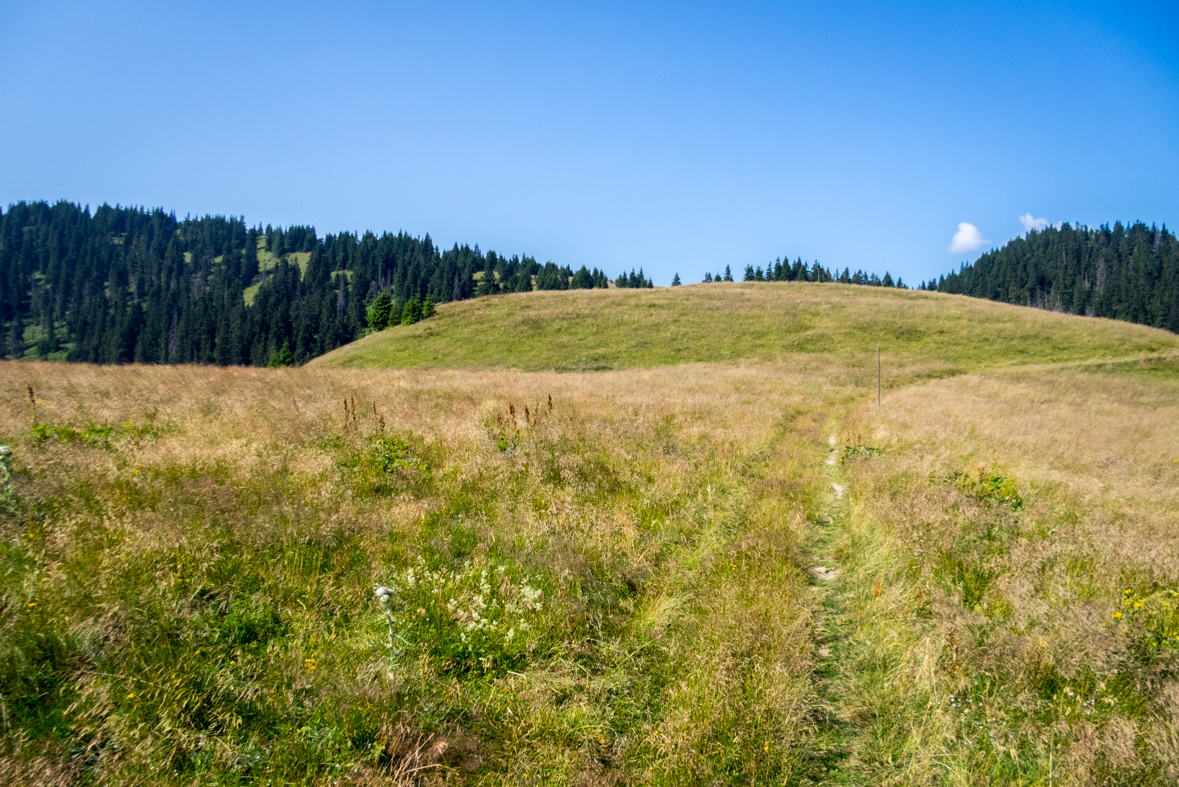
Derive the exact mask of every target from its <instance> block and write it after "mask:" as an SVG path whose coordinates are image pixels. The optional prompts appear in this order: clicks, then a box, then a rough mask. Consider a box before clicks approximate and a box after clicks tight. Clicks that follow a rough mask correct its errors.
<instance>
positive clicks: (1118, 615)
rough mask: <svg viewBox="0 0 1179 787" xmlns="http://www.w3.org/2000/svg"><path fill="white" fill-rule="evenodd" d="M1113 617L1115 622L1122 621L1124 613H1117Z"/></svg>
mask: <svg viewBox="0 0 1179 787" xmlns="http://www.w3.org/2000/svg"><path fill="white" fill-rule="evenodd" d="M1113 617H1114V619H1115V620H1121V619H1122V613H1121V612H1115V613H1113Z"/></svg>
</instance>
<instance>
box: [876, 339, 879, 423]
mask: <svg viewBox="0 0 1179 787" xmlns="http://www.w3.org/2000/svg"><path fill="white" fill-rule="evenodd" d="M876 412H880V342H876Z"/></svg>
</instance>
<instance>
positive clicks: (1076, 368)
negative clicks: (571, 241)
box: [0, 285, 1179, 785]
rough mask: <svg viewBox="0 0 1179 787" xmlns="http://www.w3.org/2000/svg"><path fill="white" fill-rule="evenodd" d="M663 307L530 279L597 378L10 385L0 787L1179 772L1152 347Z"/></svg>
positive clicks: (17, 368) (975, 314) (1157, 372)
mask: <svg viewBox="0 0 1179 787" xmlns="http://www.w3.org/2000/svg"><path fill="white" fill-rule="evenodd" d="M683 289H684V290H696V292H695V293H693V292H688V293H687V294H684V293H673V294H668V295H667V298H668V299H671V300H667V301H659V300H658V298H657V296H659V295H660V293H659V291H655V292H654V293H652V292H650V291H643V292H637V293H635V294H633V299H631V300H628V299H627V297H629V296H631V295H632V294H623V295H618V294H617V293H613V292H611V293H610V294H609V296H608V297H603V296H598V295H597V294H596V293H595V294H594V295H593V296H592V297H593V298H596V300H594V301H592V302H591V301H590V300H588V299H587V300H584V301H582V300H577V297H578V296H576V295H574V296H568V295H562V296H561V297H563V298H565V300H560V299H557V298H552V297H549V295H550V294H548V293H537V294H536V295H538V296H544V298H543V303H544V304H547V307H546V308H549V311H543V312H541V314H542V316H543V315H548V316H547V317H546V319H549V320H550V321H551V322H554V324H556V323H560V324H561V326H563V327H562V331H564V333H563V334H562V335H563V336H564V338H563V339H561V341H565V342H576V341H581V340H583V339H584V340H586V341H589V340H590V339H593V341H594V342H597V344H595V345H594V349H593V352H592V353H591V352H589V351H588V350H587V352H586V353H585V354H584V355H585V357H586V358H587V359H588V360H587V361H586V363H585V364H581V363H580V362H579V363H577V364H570V365H569V366H568V367H566V368H569V367H572V366H583V367H585V368H588V367H594V366H596V367H610V368H611V369H612V370H601V369H599V370H597V371H589V370H585V369H583V370H582V371H570V372H565V373H557V372H553V371H535V370H534V371H518V370H512V367H516V368H517V369H519V368H533V369H542V368H552V364H550V363H549V362H550V361H551V358H550V356H551V355H552V354H553V353H554V352H556V351H555V350H553V349H552V347H551V346H548V345H545V344H544V343H543V342H539V341H532V338H535V336H534V335H533V334H535V333H536V331H538V330H539V328H537V327H536V326H535V325H532V327H530V328H527V330H525V329H524V328H521V329H520V330H521V332H522V334H521V335H522V340H521V342H520V343H519V346H518V347H513V345H511V344H507V345H500V347H501V352H500V354H499V355H498V356H496V357H494V358H492V357H491V356H488V357H486V358H485V357H483V355H481V354H480V353H482V350H479V351H478V352H475V350H471V353H474V355H472V357H470V358H467V359H466V360H465V361H463V363H467V364H470V365H469V366H468V367H467V368H465V369H464V368H451V369H446V368H433V369H422V368H410V369H400V370H398V369H383V370H382V369H338V368H326V367H325V366H318V365H317V366H312V367H305V368H301V369H274V370H266V369H214V368H195V367H121V368H119V367H93V366H82V365H64V364H38V363H15V362H14V363H6V364H2V365H0V381H2V382H0V405H2V406H0V444H2V445H4V446H5V447H6V448H7V452H0V527H2V536H3V541H2V547H0V550H2V551H0V664H2V665H4V666H3V668H2V669H0V782H3V783H26V784H50V785H90V784H176V785H181V784H184V785H191V784H202V785H204V784H217V785H235V784H243V785H244V784H308V785H311V784H341V785H343V784H358V785H359V784H404V785H408V784H423V785H430V784H472V785H475V784H478V785H497V784H503V785H541V784H543V785H549V784H556V785H562V784H565V785H611V784H619V785H621V784H651V785H673V784H674V785H692V784H705V785H710V784H791V785H805V784H865V785H867V784H872V785H875V784H897V785H901V784H904V785H908V784H939V785H940V784H945V785H960V784H995V783H1017V784H1019V783H1021V784H1042V785H1048V784H1058V783H1073V784H1084V783H1090V784H1173V783H1174V782H1175V781H1176V779H1179V682H1177V679H1176V671H1177V669H1179V547H1176V545H1175V539H1174V530H1175V526H1176V522H1177V521H1179V491H1177V490H1179V449H1176V446H1179V405H1176V402H1177V401H1179V363H1177V358H1176V356H1175V354H1174V350H1175V348H1176V347H1179V344H1177V343H1176V339H1175V337H1173V336H1172V335H1171V334H1167V333H1165V332H1161V331H1155V330H1152V329H1149V328H1143V327H1141V326H1127V325H1125V324H1119V323H1113V322H1110V321H1102V320H1084V319H1083V318H1074V317H1068V316H1065V315H1055V314H1047V313H1043V312H1034V311H1031V310H1021V309H1017V308H1015V307H1007V306H1000V305H996V304H985V305H984V308H982V309H981V310H977V309H975V307H974V305H973V304H972V303H971V302H969V301H967V300H966V299H960V298H949V297H947V296H932V295H925V294H919V293H899V292H898V293H888V294H887V297H883V296H878V294H876V293H867V294H866V295H865V298H864V300H863V302H862V303H856V302H854V299H853V297H852V296H854V294H855V293H854V292H852V291H851V288H834V287H833V288H832V289H831V290H830V292H831V293H833V295H832V296H831V297H832V300H831V301H830V302H829V303H828V302H824V301H823V297H824V296H823V295H822V291H821V290H819V289H815V288H814V287H811V288H809V289H808V285H801V286H798V287H794V288H791V287H788V286H783V287H770V286H768V285H767V287H766V289H765V290H753V289H750V288H742V287H739V286H734V287H728V288H726V287H720V288H719V289H717V290H715V291H714V292H718V293H721V295H718V296H716V297H717V300H716V301H715V304H721V305H723V306H724V307H725V308H726V309H728V310H729V311H734V310H738V311H739V310H741V309H744V310H746V311H748V312H749V313H750V314H755V313H758V314H761V316H760V317H756V315H755V317H751V318H750V320H751V321H752V322H751V325H753V326H754V327H753V328H751V329H750V332H751V335H752V337H753V338H752V339H750V337H749V336H745V337H744V338H742V335H741V333H740V331H736V330H728V329H726V331H720V332H715V333H714V334H713V335H708V332H707V331H706V330H705V327H706V325H705V324H706V322H707V319H705V318H706V317H707V316H708V312H705V311H701V308H700V307H701V303H702V302H703V301H702V300H701V298H703V295H701V294H700V293H701V290H700V288H683ZM665 292H666V291H665ZM767 293H769V294H767ZM773 293H777V296H776V299H775V297H771V296H772V295H773ZM624 296H627V297H624ZM513 297H514V296H513ZM611 298H613V299H616V300H617V299H621V300H619V304H618V308H619V309H620V312H619V314H617V315H615V316H616V317H618V321H617V322H618V325H624V326H625V327H626V330H622V329H618V330H615V329H614V328H609V326H606V327H607V328H609V330H606V329H605V328H604V329H603V330H604V331H605V333H601V332H598V331H597V330H596V329H594V328H592V327H586V326H585V325H583V324H581V323H579V322H578V320H584V319H588V318H585V317H584V316H583V317H578V315H579V314H580V313H581V312H580V311H579V310H584V309H591V311H592V312H593V314H594V315H595V317H594V319H598V320H599V321H601V320H605V321H606V323H608V322H609V315H605V314H603V312H602V311H601V308H599V307H602V306H603V305H605V306H609V305H610V303H612V302H613V301H610V300H609V299H611ZM705 300H707V299H705ZM473 303H475V304H476V305H475V306H471V305H470V304H458V305H453V306H447V307H444V308H443V309H442V310H441V312H440V314H439V315H438V318H437V319H438V321H439V322H438V323H437V325H436V327H435V328H432V329H431V330H436V331H437V333H436V334H434V336H435V337H436V338H438V337H441V338H440V339H439V341H440V342H441V341H442V339H445V341H446V342H447V343H448V344H446V345H445V346H446V347H449V348H451V350H453V351H455V352H459V351H460V350H461V349H462V348H464V347H471V348H479V347H484V346H485V344H479V342H480V341H483V340H485V339H486V338H487V335H488V334H487V331H486V327H487V326H486V323H485V321H484V317H486V316H487V315H484V314H483V313H482V312H479V311H478V310H479V309H480V308H483V307H480V306H478V303H479V302H478V301H476V302H473ZM499 303H500V302H497V305H496V306H497V308H500V305H498V304H499ZM503 303H504V304H506V305H503V306H502V308H509V307H510V308H517V306H518V304H516V301H514V300H511V299H508V298H507V297H506V296H505V297H504V299H503ZM939 303H942V304H945V306H944V308H945V309H946V310H947V314H948V315H949V316H948V317H947V320H948V321H949V322H947V323H946V325H948V326H949V327H945V326H942V328H939V326H938V322H937V319H936V312H937V307H938V304H939ZM513 304H516V305H513ZM669 304H670V305H669ZM715 304H714V305H715ZM550 307H551V308H550ZM591 307H593V308H591ZM665 307H666V310H670V311H666V310H665ZM676 309H679V310H681V311H682V312H683V314H682V316H683V320H682V325H683V326H684V331H685V332H686V333H687V334H690V335H688V337H687V338H684V337H683V336H681V337H679V338H676V336H675V335H672V336H671V341H670V342H667V343H665V345H666V346H664V345H661V344H660V343H659V342H656V341H654V340H650V341H648V339H641V341H640V340H639V339H636V338H635V337H636V336H640V337H641V336H642V335H643V334H641V331H642V330H644V328H643V326H644V325H645V320H646V321H648V322H649V321H651V320H654V321H655V323H658V325H657V326H656V327H657V328H658V331H656V332H664V331H666V330H670V329H669V328H668V325H669V324H674V323H676V322H677V319H678V318H677V319H672V318H674V317H675V315H676V314H677V313H678V312H676V311H675V310H676ZM464 310H465V311H464ZM661 310H665V311H666V313H664V311H661ZM759 310H760V312H759ZM791 310H794V311H793V312H792V311H791ZM651 313H659V315H660V316H657V317H652V316H649V317H648V318H644V317H643V315H644V314H647V315H650V314H651ZM713 313H714V314H715V312H713ZM856 314H859V315H861V317H857V318H854V319H853V318H852V317H848V315H856ZM840 315H843V316H840ZM872 315H875V316H874V317H873V316H872ZM845 317H846V319H845ZM517 318H519V319H523V317H522V316H521V315H518V314H517V315H516V316H514V317H513V316H512V315H511V314H509V315H507V316H506V317H505V319H508V320H509V321H510V320H515V319H517ZM869 318H871V319H869ZM984 318H985V319H986V320H989V321H990V322H992V323H994V325H996V326H998V327H997V328H996V330H995V332H994V333H993V335H992V336H991V338H990V339H989V340H980V339H979V336H980V334H979V332H978V331H977V330H971V329H970V326H971V324H972V323H977V322H978V321H979V320H982V319H984ZM538 319H539V318H538ZM447 320H450V321H451V322H449V323H448V322H447ZM669 320H670V323H669V322H668V321H669ZM873 320H876V321H877V322H879V323H880V324H884V325H887V326H889V327H888V330H887V331H885V332H884V334H883V335H882V336H880V337H874V336H873V329H872V325H873ZM784 321H785V322H784ZM791 321H794V322H797V323H798V325H803V323H805V326H804V327H803V328H800V330H799V331H796V332H794V333H790V332H787V333H786V334H783V335H782V336H780V337H778V339H775V336H776V334H775V331H776V330H777V328H776V327H775V326H781V325H785V324H786V323H791ZM423 324H424V323H423ZM423 324H419V325H416V326H406V327H405V328H404V331H403V332H402V333H400V334H399V333H397V331H398V330H401V329H392V330H390V331H386V332H385V333H384V334H381V335H379V336H376V337H370V339H369V340H366V341H368V342H369V344H368V345H367V347H368V348H369V350H365V352H369V351H370V350H371V349H372V348H374V347H377V348H383V349H381V353H384V355H383V356H381V357H383V358H385V360H386V361H390V362H391V363H392V362H395V363H393V365H406V364H412V363H416V362H417V361H414V358H417V357H418V356H415V355H414V353H415V352H419V351H421V348H422V347H423V346H424V347H426V349H427V350H430V351H433V350H431V347H430V345H429V344H428V343H427V344H426V345H423V344H422V342H423V340H424V339H425V338H428V337H426V334H423V333H422V331H424V330H425V329H424V328H422V327H421V326H422V325H423ZM791 324H794V323H791ZM530 325H531V324H530ZM603 325H605V323H603ZM808 326H809V327H808ZM427 327H429V326H428V325H427ZM648 327H650V326H648ZM651 330H652V331H655V328H652V329H651ZM529 331H531V333H529ZM636 331H638V332H640V333H636ZM537 335H539V334H537ZM800 336H801V337H803V338H800ZM529 337H532V338H529ZM578 337H581V338H580V339H579V338H578ZM587 337H589V338H587ZM594 337H596V338H594ZM890 337H891V338H890ZM648 338H649V337H648ZM775 341H778V343H777V344H775ZM877 341H881V342H883V343H884V348H885V349H884V356H883V357H884V360H883V363H882V367H883V369H884V379H883V385H882V406H881V407H880V408H879V409H877V406H876V379H875V372H876V353H875V349H876V342H877ZM890 341H895V342H899V343H900V345H901V346H900V349H899V350H897V351H896V352H895V353H894V352H893V349H892V347H891V346H890V344H889V342H890ZM676 342H681V343H682V344H681V345H677V344H676ZM799 342H802V344H801V345H799V344H798V343H799ZM440 346H441V345H440ZM677 346H680V347H681V349H682V347H688V348H689V349H690V350H691V352H690V353H689V355H691V356H693V357H692V358H688V359H686V360H685V359H683V358H678V359H677V358H676V357H673V356H674V355H675V354H676V353H678V352H679V350H675V348H676V347H677ZM415 347H416V348H418V349H416V350H415V349H414V348H415ZM668 347H670V348H671V350H668V349H667V348H668ZM824 347H826V348H827V349H826V350H824V349H823V348H824ZM661 348H662V349H661ZM767 348H768V349H767ZM672 350H674V351H675V352H672ZM669 353H670V354H669ZM710 353H711V354H713V355H715V356H716V358H715V360H718V361H719V360H724V361H725V362H724V363H704V362H700V361H701V359H700V357H697V356H707V355H708V354H710ZM443 354H444V353H442V350H441V349H439V355H440V356H441V355H443ZM591 355H592V356H593V357H592V358H591ZM475 356H478V357H475ZM374 357H375V356H374ZM431 357H433V356H431ZM390 359H392V360H390ZM595 359H596V360H595ZM327 360H328V361H331V360H332V359H330V358H329V359H327ZM336 360H339V359H336ZM418 360H419V361H420V360H421V359H420V358H419V359H418ZM591 361H593V362H592V363H591ZM688 361H690V362H688ZM347 362H348V363H359V362H360V361H359V360H358V357H357V356H352V357H351V359H350V360H347ZM368 362H376V361H374V360H373V358H370V359H369V361H368ZM443 364H444V362H443V361H431V362H430V363H429V364H426V365H434V366H440V365H443ZM546 364H548V366H546ZM458 365H459V364H458V363H457V362H456V366H458Z"/></svg>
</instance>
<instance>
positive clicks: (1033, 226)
mask: <svg viewBox="0 0 1179 787" xmlns="http://www.w3.org/2000/svg"><path fill="white" fill-rule="evenodd" d="M1019 223H1020V224H1022V225H1023V230H1024V232H1031V231H1032V230H1042V229H1044V228H1045V227H1047V226H1048V219H1037V218H1034V217H1033V216H1032V214H1030V213H1025V214H1023V215H1022V216H1020V217H1019Z"/></svg>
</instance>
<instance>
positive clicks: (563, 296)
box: [313, 283, 1179, 382]
mask: <svg viewBox="0 0 1179 787" xmlns="http://www.w3.org/2000/svg"><path fill="white" fill-rule="evenodd" d="M877 342H881V343H883V344H884V347H885V350H886V352H887V353H888V355H889V358H890V361H891V363H892V364H893V371H894V377H893V380H894V382H899V381H904V380H907V379H912V378H913V377H914V376H929V375H938V374H943V375H944V374H953V373H961V372H970V371H977V370H979V369H984V368H991V367H995V366H1006V365H1013V364H1025V363H1052V362H1061V361H1072V360H1081V359H1087V358H1097V357H1106V356H1123V355H1129V354H1132V353H1144V352H1156V351H1160V350H1170V349H1177V348H1179V337H1177V336H1175V335H1174V334H1171V333H1169V332H1166V331H1160V330H1156V329H1151V328H1145V327H1142V326H1138V325H1131V324H1129V323H1120V322H1114V321H1111V320H1093V319H1087V318H1082V317H1074V316H1071V315H1063V314H1056V313H1052V312H1045V311H1040V310H1035V309H1026V308H1022V307H1017V306H1008V305H1006V304H998V303H992V302H989V301H983V300H978V299H974V298H966V297H959V296H950V295H942V294H938V293H927V292H916V291H905V290H890V289H883V288H871V287H855V286H851V285H835V284H798V283H774V284H764V283H760V284H709V285H696V286H688V287H676V288H669V289H656V290H581V291H570V292H543V293H528V294H524V295H508V296H497V297H491V298H478V299H475V300H471V301H463V302H459V303H454V304H447V305H445V306H443V307H442V308H441V309H440V310H439V312H438V315H437V316H436V317H434V318H432V319H430V320H427V321H424V322H421V323H418V324H415V325H412V326H396V327H393V328H390V329H387V330H385V331H382V332H380V333H377V334H374V335H371V336H368V337H365V338H364V339H361V340H359V341H357V342H353V343H352V344H349V345H347V346H345V347H341V348H339V349H337V350H335V351H333V352H331V353H328V354H327V355H325V356H323V357H321V358H319V359H316V360H315V361H313V364H315V365H319V366H326V367H346V368H407V367H421V368H440V367H460V366H483V367H501V368H516V369H522V370H530V371H541V370H558V371H577V370H602V369H625V368H632V367H636V366H658V365H669V364H679V363H688V362H701V361H703V362H724V361H736V360H741V359H746V360H760V361H764V360H781V359H784V358H790V357H792V356H795V355H798V354H821V355H824V356H827V357H828V358H831V359H833V360H838V361H842V362H845V363H847V362H863V360H864V359H865V358H866V357H867V356H868V355H869V354H871V353H872V351H873V350H874V349H875V345H876V343H877Z"/></svg>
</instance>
